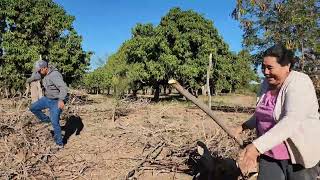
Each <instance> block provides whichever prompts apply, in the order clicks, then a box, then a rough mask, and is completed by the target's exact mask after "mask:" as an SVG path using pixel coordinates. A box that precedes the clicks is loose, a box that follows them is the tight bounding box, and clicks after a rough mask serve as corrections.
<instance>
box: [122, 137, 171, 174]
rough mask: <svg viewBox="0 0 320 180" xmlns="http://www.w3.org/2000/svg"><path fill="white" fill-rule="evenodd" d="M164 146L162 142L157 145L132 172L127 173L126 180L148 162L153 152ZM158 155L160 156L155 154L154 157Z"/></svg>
mask: <svg viewBox="0 0 320 180" xmlns="http://www.w3.org/2000/svg"><path fill="white" fill-rule="evenodd" d="M164 144H165V143H164V142H161V143H159V144H158V145H157V146H156V147H155V148H154V149H153V150H152V151H150V153H148V154H147V156H146V157H145V158H143V160H141V161H140V162H139V164H137V165H136V166H135V167H134V168H133V170H131V171H129V173H128V174H127V176H126V179H129V178H130V177H132V176H133V175H134V173H135V172H136V171H137V170H138V169H139V168H140V167H141V166H142V165H143V164H144V163H145V162H146V161H147V160H148V158H149V156H150V155H151V154H152V153H153V152H155V151H156V150H157V149H159V148H162V147H163V146H164ZM159 154H160V153H157V154H156V155H155V157H156V156H158V155H159ZM155 157H152V158H155Z"/></svg>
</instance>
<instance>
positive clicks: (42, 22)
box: [0, 0, 91, 90]
mask: <svg viewBox="0 0 320 180" xmlns="http://www.w3.org/2000/svg"><path fill="white" fill-rule="evenodd" d="M0 18H1V19H0V29H1V30H0V31H1V34H0V43H1V44H0V65H1V66H0V82H1V83H2V84H1V85H2V87H5V88H7V89H14V90H19V89H21V88H22V87H23V84H24V83H25V79H26V78H27V77H28V76H30V74H31V72H32V68H33V65H34V62H35V61H36V60H38V59H39V56H40V55H42V57H43V58H44V59H45V60H48V61H50V62H51V63H53V64H56V65H57V67H58V68H59V69H60V70H61V71H62V73H63V76H64V77H65V79H66V82H67V83H68V84H70V83H71V82H72V81H74V80H76V79H79V77H80V76H81V75H82V74H84V72H85V70H86V69H87V66H88V64H89V57H90V54H91V53H90V52H85V51H83V50H82V47H81V42H82V38H81V37H80V36H79V35H78V34H77V33H76V31H75V30H74V29H73V27H72V23H73V21H74V17H73V16H70V15H68V14H67V13H66V12H65V10H64V9H63V8H62V7H60V6H59V5H57V4H55V3H54V2H53V1H52V0H40V1H35V0H2V1H1V6H0Z"/></svg>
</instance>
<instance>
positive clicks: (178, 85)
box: [168, 79, 243, 147]
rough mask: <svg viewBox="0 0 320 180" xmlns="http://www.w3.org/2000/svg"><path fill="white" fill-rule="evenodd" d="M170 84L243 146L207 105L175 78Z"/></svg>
mask: <svg viewBox="0 0 320 180" xmlns="http://www.w3.org/2000/svg"><path fill="white" fill-rule="evenodd" d="M168 83H169V84H170V85H171V86H173V87H174V88H175V89H176V90H177V91H178V92H179V93H181V94H182V95H183V96H185V97H186V98H187V99H189V100H190V101H192V102H193V103H194V104H196V105H197V106H198V107H199V108H200V109H201V110H202V111H204V112H205V113H206V114H208V115H209V116H210V117H211V118H212V120H213V121H214V122H216V123H217V124H218V125H219V126H220V127H221V128H222V129H223V130H224V131H225V132H226V133H227V134H228V135H229V136H230V137H231V138H233V139H234V140H235V141H236V142H237V143H238V144H239V145H240V147H242V146H243V141H242V140H241V139H239V138H237V137H235V136H234V135H233V132H232V131H230V129H228V128H227V125H225V124H224V123H223V121H222V120H220V119H219V118H218V117H216V116H215V115H214V114H213V111H212V110H211V109H210V108H208V106H207V105H205V104H204V103H203V102H201V101H199V100H198V99H197V98H196V97H194V96H193V95H191V94H190V93H189V92H188V91H187V90H185V89H184V88H183V87H182V86H181V85H180V84H179V83H178V82H177V81H176V80H174V79H171V80H170V81H169V82H168Z"/></svg>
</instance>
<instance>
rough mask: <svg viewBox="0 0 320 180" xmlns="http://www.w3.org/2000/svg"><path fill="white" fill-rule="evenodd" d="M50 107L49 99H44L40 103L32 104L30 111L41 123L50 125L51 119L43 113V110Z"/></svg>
mask: <svg viewBox="0 0 320 180" xmlns="http://www.w3.org/2000/svg"><path fill="white" fill-rule="evenodd" d="M48 107H49V106H48V98H47V97H42V98H40V99H39V100H38V101H36V102H34V103H33V104H31V106H30V108H29V109H30V111H31V112H32V113H33V114H34V115H35V116H36V117H37V118H38V119H39V120H40V121H41V122H47V123H49V122H50V118H49V117H48V116H47V115H45V114H44V113H43V112H42V110H43V109H46V108H48Z"/></svg>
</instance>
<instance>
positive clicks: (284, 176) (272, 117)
mask: <svg viewBox="0 0 320 180" xmlns="http://www.w3.org/2000/svg"><path fill="white" fill-rule="evenodd" d="M293 60H294V55H293V52H291V51H289V50H287V49H286V48H285V47H284V46H282V45H275V46H273V47H271V48H269V49H268V50H266V51H265V53H264V55H263V63H262V71H263V74H264V76H265V79H264V81H263V83H262V88H261V93H260V98H259V100H258V103H257V107H256V111H255V114H254V116H253V117H252V118H250V120H248V121H247V122H245V123H244V124H243V125H242V128H241V131H242V130H243V129H246V128H249V129H253V128H256V131H257V135H258V138H257V139H256V140H254V141H253V142H252V144H249V145H248V146H247V147H246V148H245V149H244V150H243V151H242V152H241V153H240V155H239V160H238V163H239V167H240V169H241V170H242V172H243V173H247V172H248V171H249V170H250V168H253V166H255V165H256V162H257V159H258V161H259V175H258V180H311V179H316V177H317V176H318V173H319V172H317V171H318V170H319V166H318V162H319V160H320V142H319V140H317V139H318V138H320V120H319V113H318V108H319V105H318V101H317V97H316V93H315V89H314V86H313V83H312V81H311V80H310V78H309V77H308V76H307V75H306V74H303V73H300V72H296V71H293V70H291V68H292V66H293V64H294V62H293ZM258 157H259V158H258Z"/></svg>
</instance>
